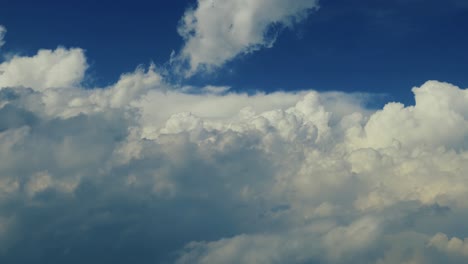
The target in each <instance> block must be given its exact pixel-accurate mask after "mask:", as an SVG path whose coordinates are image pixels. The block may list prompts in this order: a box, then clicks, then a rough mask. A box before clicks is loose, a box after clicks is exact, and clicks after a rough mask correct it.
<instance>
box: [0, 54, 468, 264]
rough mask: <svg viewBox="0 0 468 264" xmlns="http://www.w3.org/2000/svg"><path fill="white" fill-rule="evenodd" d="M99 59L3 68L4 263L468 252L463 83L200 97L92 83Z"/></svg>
mask: <svg viewBox="0 0 468 264" xmlns="http://www.w3.org/2000/svg"><path fill="white" fill-rule="evenodd" d="M86 65H87V64H86V60H85V57H84V55H83V51H82V50H79V49H65V48H58V49H56V50H42V51H39V52H38V54H37V55H35V56H32V57H19V56H17V57H13V58H11V59H10V60H9V61H6V62H3V63H2V64H1V67H2V70H3V71H4V73H3V75H1V76H0V80H1V81H0V87H1V88H0V120H1V122H0V197H1V199H0V261H1V262H2V263H37V262H44V263H83V262H86V261H88V262H89V261H91V262H98V263H128V262H137V263H350V262H353V263H376V264H384V263H461V262H464V261H466V257H467V255H466V242H463V241H462V240H461V239H459V238H464V237H468V229H467V228H466V224H465V219H466V217H467V216H468V203H467V201H468V199H467V198H468V178H467V175H468V90H467V89H461V88H459V87H456V86H454V85H452V84H448V83H442V82H437V81H429V82H426V83H425V84H423V85H421V86H420V87H417V88H414V89H413V92H414V96H415V101H416V105H414V106H404V105H402V104H399V103H395V102H393V103H388V104H386V105H385V107H383V108H382V109H367V108H366V107H364V105H366V102H367V101H368V100H372V98H373V97H372V95H364V94H345V93H337V92H335V93H331V92H330V93H318V92H316V91H303V92H294V93H293V92H278V93H271V94H264V93H257V94H253V95H247V94H242V93H230V92H229V90H228V89H227V88H226V87H220V88H216V87H206V88H205V89H202V88H201V89H200V92H197V93H194V92H193V88H187V87H175V86H173V85H171V84H169V83H167V82H166V81H165V80H164V78H162V77H161V75H160V74H159V73H158V72H157V71H156V70H155V68H154V67H150V68H148V69H144V68H138V69H136V70H135V72H133V73H128V74H124V75H122V76H121V78H120V80H119V81H118V82H117V83H116V84H114V85H111V86H109V87H103V88H99V87H97V88H96V89H86V90H85V89H82V88H80V87H79V84H80V82H81V81H82V78H83V73H84V70H85V69H86ZM57 71H60V73H59V74H58V73H57ZM36 72H40V73H41V74H36ZM449 237H451V238H449ZM452 237H453V238H452Z"/></svg>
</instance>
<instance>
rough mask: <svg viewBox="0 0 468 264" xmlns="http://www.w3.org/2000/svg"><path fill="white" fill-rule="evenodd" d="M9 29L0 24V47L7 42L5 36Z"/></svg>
mask: <svg viewBox="0 0 468 264" xmlns="http://www.w3.org/2000/svg"><path fill="white" fill-rule="evenodd" d="M6 32H7V30H6V28H5V27H4V26H2V25H0V48H1V47H2V46H3V45H4V44H5V41H4V38H5V34H6Z"/></svg>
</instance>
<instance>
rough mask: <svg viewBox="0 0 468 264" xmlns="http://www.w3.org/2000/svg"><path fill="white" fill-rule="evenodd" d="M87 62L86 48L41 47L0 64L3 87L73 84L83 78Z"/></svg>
mask: <svg viewBox="0 0 468 264" xmlns="http://www.w3.org/2000/svg"><path fill="white" fill-rule="evenodd" d="M86 68H87V64H86V59H85V56H84V52H83V50H82V49H78V48H75V49H65V48H57V49H55V50H39V51H38V52H37V54H36V55H34V56H31V57H23V56H13V57H12V58H11V59H9V60H7V61H4V62H3V63H1V64H0V88H1V87H10V86H24V87H32V88H33V89H36V90H44V89H48V88H69V87H75V86H77V85H78V84H79V83H80V82H81V81H82V79H83V77H84V73H85V71H86Z"/></svg>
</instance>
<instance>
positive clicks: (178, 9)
mask: <svg viewBox="0 0 468 264" xmlns="http://www.w3.org/2000/svg"><path fill="white" fill-rule="evenodd" d="M194 4H195V1H193V0H192V1H187V0H176V1H149V0H133V1H118V0H114V1H107V0H106V1H91V0H68V1H63V0H62V1H55V0H44V1H33V0H29V1H26V0H2V3H1V5H0V6H1V8H0V24H1V25H4V26H5V27H6V28H7V29H8V33H7V35H6V45H5V46H4V47H3V48H2V50H3V52H13V53H20V54H25V55H32V54H34V53H35V52H36V51H37V49H39V48H49V49H52V48H56V47H57V46H58V45H62V46H65V47H80V48H83V49H85V50H86V55H87V57H88V62H89V63H90V65H91V67H90V69H89V71H88V74H89V76H90V79H89V80H88V82H90V83H92V84H94V85H107V84H111V83H113V82H115V81H116V80H117V78H118V76H119V75H120V74H121V73H123V72H129V71H133V70H134V69H135V67H136V66H137V65H139V64H148V63H149V62H151V61H153V62H154V63H156V65H163V64H164V63H165V62H167V61H168V59H169V56H170V53H171V51H172V50H176V51H177V50H179V49H180V48H181V47H182V44H183V40H182V38H181V37H180V36H179V35H178V33H177V25H178V21H179V19H180V18H181V16H182V15H183V13H184V10H185V9H186V8H187V7H188V6H190V5H194ZM320 5H321V8H320V9H319V10H318V11H317V12H315V13H314V14H312V15H311V16H310V17H309V18H308V19H307V20H306V21H305V22H302V23H300V24H299V25H297V26H296V27H295V30H294V31H288V30H285V31H283V32H282V33H281V34H280V36H279V38H278V39H277V41H276V43H275V45H274V47H273V48H270V49H263V50H260V51H258V52H255V53H253V54H249V55H245V56H241V57H240V58H237V59H235V60H234V61H231V62H229V63H228V64H227V65H225V66H224V67H223V68H222V69H220V70H218V71H216V72H215V73H213V74H210V75H204V76H200V75H198V76H195V77H193V78H191V79H190V80H185V81H183V82H184V84H193V85H205V84H214V85H230V86H232V87H233V88H234V89H238V90H267V91H272V90H297V89H317V90H341V91H364V92H375V93H386V94H389V97H390V100H397V101H402V102H405V103H412V95H411V91H410V88H411V87H413V86H416V85H420V84H422V83H423V82H425V81H426V80H431V79H435V80H440V81H447V82H451V83H454V84H456V85H459V86H462V87H468V74H467V70H468V48H467V47H468V34H466V33H467V29H468V2H467V1H465V0H447V1H443V2H442V1H435V0H363V1H348V0H322V1H321V2H320Z"/></svg>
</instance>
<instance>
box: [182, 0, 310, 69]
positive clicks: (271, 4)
mask: <svg viewBox="0 0 468 264" xmlns="http://www.w3.org/2000/svg"><path fill="white" fill-rule="evenodd" d="M316 8H318V0H296V1H286V0H270V1H265V0H251V1H246V0H229V1H217V0H198V1H197V6H196V8H194V9H189V10H188V11H186V12H185V14H184V16H183V17H182V19H181V23H180V26H179V34H180V35H181V36H182V37H183V38H184V39H185V44H184V47H183V49H182V51H181V54H180V55H179V59H182V60H188V63H189V65H190V69H189V71H188V73H187V74H188V75H192V74H194V73H195V72H196V71H197V70H200V67H204V68H205V69H208V70H209V69H211V68H212V67H219V66H222V65H223V64H224V63H225V62H227V61H229V60H232V59H233V58H235V57H236V56H237V55H240V54H246V53H250V52H253V51H256V50H258V49H261V48H264V47H271V46H272V45H273V43H274V42H275V38H276V35H275V34H276V30H275V29H274V27H285V26H286V27H291V26H292V25H293V24H294V23H295V22H296V21H300V20H302V19H304V18H305V17H307V15H308V12H310V10H312V9H316Z"/></svg>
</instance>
